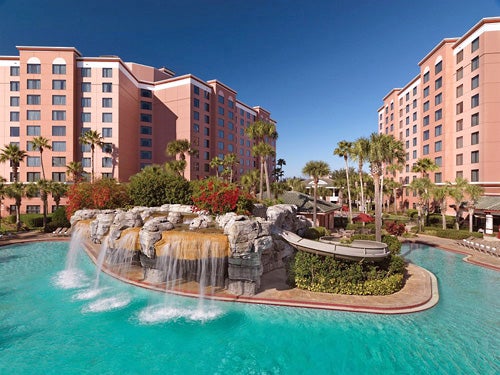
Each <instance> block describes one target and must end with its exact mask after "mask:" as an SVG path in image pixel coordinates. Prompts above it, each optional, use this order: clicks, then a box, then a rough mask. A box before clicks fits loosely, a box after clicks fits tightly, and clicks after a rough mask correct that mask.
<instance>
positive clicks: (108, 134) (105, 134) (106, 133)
mask: <svg viewBox="0 0 500 375" xmlns="http://www.w3.org/2000/svg"><path fill="white" fill-rule="evenodd" d="M102 136H103V138H111V137H112V136H113V128H102Z"/></svg>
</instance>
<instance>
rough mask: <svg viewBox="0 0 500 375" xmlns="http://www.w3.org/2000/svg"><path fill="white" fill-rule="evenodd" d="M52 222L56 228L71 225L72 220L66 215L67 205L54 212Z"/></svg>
mask: <svg viewBox="0 0 500 375" xmlns="http://www.w3.org/2000/svg"><path fill="white" fill-rule="evenodd" d="M51 224H53V226H55V227H56V228H58V227H69V226H70V222H69V221H68V219H67V217H66V207H64V206H60V207H59V208H58V209H57V210H55V211H54V212H53V213H52V220H51Z"/></svg>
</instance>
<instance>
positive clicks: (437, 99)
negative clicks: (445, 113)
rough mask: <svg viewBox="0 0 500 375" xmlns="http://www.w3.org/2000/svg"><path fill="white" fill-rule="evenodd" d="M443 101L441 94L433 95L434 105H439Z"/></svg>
mask: <svg viewBox="0 0 500 375" xmlns="http://www.w3.org/2000/svg"><path fill="white" fill-rule="evenodd" d="M442 101H443V94H437V95H436V96H435V97H434V105H439V104H441V102H442Z"/></svg>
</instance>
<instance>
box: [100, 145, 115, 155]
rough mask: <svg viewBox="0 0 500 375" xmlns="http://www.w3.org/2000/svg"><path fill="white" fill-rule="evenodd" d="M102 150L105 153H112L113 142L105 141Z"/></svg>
mask: <svg viewBox="0 0 500 375" xmlns="http://www.w3.org/2000/svg"><path fill="white" fill-rule="evenodd" d="M102 152H104V153H105V154H111V153H112V152H113V144H112V143H103V145H102Z"/></svg>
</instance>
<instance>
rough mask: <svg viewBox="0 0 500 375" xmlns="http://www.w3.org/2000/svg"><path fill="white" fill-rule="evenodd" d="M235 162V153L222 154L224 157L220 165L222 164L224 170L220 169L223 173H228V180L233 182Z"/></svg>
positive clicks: (236, 162) (236, 160) (236, 161)
mask: <svg viewBox="0 0 500 375" xmlns="http://www.w3.org/2000/svg"><path fill="white" fill-rule="evenodd" d="M236 164H238V159H237V157H236V154H233V153H230V154H226V155H225V156H224V159H222V165H223V166H224V170H223V171H222V173H223V174H224V175H229V182H233V167H234V166H235V165H236Z"/></svg>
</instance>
